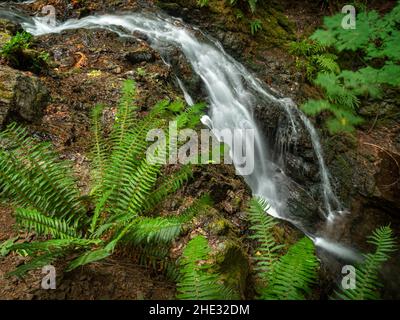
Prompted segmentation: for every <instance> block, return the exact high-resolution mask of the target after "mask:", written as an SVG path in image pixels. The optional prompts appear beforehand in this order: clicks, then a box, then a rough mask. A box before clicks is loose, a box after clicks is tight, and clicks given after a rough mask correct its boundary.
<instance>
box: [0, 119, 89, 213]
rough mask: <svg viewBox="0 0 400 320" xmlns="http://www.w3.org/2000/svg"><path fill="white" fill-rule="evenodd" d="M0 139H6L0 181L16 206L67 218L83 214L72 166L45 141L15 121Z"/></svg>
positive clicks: (83, 210)
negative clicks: (38, 139) (60, 158)
mask: <svg viewBox="0 0 400 320" xmlns="http://www.w3.org/2000/svg"><path fill="white" fill-rule="evenodd" d="M0 140H2V141H5V146H3V147H2V148H0V167H1V168H2V170H1V171H0V185H2V188H3V191H2V192H3V193H4V194H5V195H7V197H8V198H11V199H14V201H15V202H16V204H17V205H18V206H21V207H31V208H35V209H37V210H38V211H40V212H44V213H46V214H48V215H55V216H58V217H65V218H67V219H69V220H71V219H80V218H82V217H83V216H84V215H85V213H86V209H85V207H84V206H83V204H82V203H81V202H80V200H79V191H78V188H77V187H76V183H75V180H74V178H73V174H72V170H71V166H70V165H69V164H67V163H66V162H62V161H60V160H59V159H58V156H57V154H55V153H54V152H53V151H52V148H51V147H50V146H49V145H48V144H46V143H38V142H37V141H35V140H34V139H33V138H31V137H29V136H28V133H27V131H26V130H25V129H23V128H22V127H20V126H17V125H16V124H11V125H9V126H8V127H7V129H6V130H5V131H3V132H1V133H0Z"/></svg>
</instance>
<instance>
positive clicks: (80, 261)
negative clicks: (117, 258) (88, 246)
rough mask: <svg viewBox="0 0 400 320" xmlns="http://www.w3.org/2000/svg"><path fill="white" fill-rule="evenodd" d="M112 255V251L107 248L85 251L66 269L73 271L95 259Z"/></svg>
mask: <svg viewBox="0 0 400 320" xmlns="http://www.w3.org/2000/svg"><path fill="white" fill-rule="evenodd" d="M110 255H111V251H110V250H107V248H101V249H97V250H91V251H88V252H85V253H84V254H82V255H81V256H79V257H78V258H76V259H75V260H73V261H72V262H71V263H70V264H69V265H68V267H67V269H66V271H72V270H74V269H76V268H78V267H80V266H84V265H86V264H89V263H93V262H95V261H99V260H103V259H105V258H107V257H109V256H110Z"/></svg>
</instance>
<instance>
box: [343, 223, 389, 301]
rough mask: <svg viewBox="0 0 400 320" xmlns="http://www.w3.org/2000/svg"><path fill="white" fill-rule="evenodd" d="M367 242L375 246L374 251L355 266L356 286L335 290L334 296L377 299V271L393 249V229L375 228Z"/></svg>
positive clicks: (379, 284) (347, 298) (352, 298)
mask: <svg viewBox="0 0 400 320" xmlns="http://www.w3.org/2000/svg"><path fill="white" fill-rule="evenodd" d="M368 243H370V244H373V245H375V246H376V250H375V252H374V253H368V254H365V255H364V262H363V263H362V264H360V265H358V266H357V268H356V288H355V289H348V290H342V291H341V292H336V297H338V298H340V299H345V300H376V299H379V291H378V289H379V288H380V287H381V286H382V284H381V283H380V281H379V278H378V275H379V271H380V269H381V267H382V265H383V263H385V262H386V261H387V260H388V259H389V258H390V254H391V253H392V252H393V251H395V247H396V243H395V240H394V237H393V231H392V229H391V228H390V227H389V226H386V227H381V228H378V229H376V230H375V231H374V232H373V234H372V235H371V236H370V237H369V239H368Z"/></svg>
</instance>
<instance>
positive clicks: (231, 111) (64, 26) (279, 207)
mask: <svg viewBox="0 0 400 320" xmlns="http://www.w3.org/2000/svg"><path fill="white" fill-rule="evenodd" d="M0 16H1V14H0ZM19 19H20V21H21V20H22V23H21V24H22V26H23V28H24V29H25V30H26V31H28V32H29V33H31V34H33V35H36V36H40V35H44V34H49V33H59V32H62V31H64V30H72V29H79V28H87V29H91V28H103V29H107V30H110V31H113V32H115V33H117V34H118V35H119V36H121V37H130V36H132V32H134V31H136V32H137V31H138V32H141V33H143V34H146V35H147V37H148V39H149V42H150V45H151V46H152V47H153V48H154V49H156V50H158V51H159V52H160V53H161V54H162V53H163V49H164V48H165V47H167V46H168V45H174V46H176V47H178V48H179V49H180V50H181V51H182V53H183V54H184V55H185V57H186V59H187V60H188V61H189V62H190V64H191V66H192V68H193V70H194V72H195V73H196V74H197V75H198V76H199V77H200V79H201V80H202V82H203V85H204V87H205V90H206V93H207V97H208V101H207V102H208V105H209V110H208V114H207V116H206V117H204V118H203V119H202V120H203V123H204V124H206V125H207V126H209V127H210V129H213V130H223V129H226V128H229V129H243V128H245V129H249V128H251V129H253V130H254V133H255V144H254V165H255V167H254V171H253V172H252V173H251V174H248V175H245V176H244V179H245V181H246V183H247V184H248V185H249V187H250V188H251V190H252V192H253V194H254V195H257V196H260V197H262V198H264V199H266V200H267V201H268V202H269V204H270V205H271V208H270V209H269V212H268V213H269V214H271V215H273V216H277V217H279V218H282V219H285V220H288V221H291V222H292V223H294V224H295V225H297V226H299V225H301V223H299V221H297V219H296V218H295V217H293V216H292V215H291V213H290V212H289V210H288V207H287V203H288V194H287V192H286V191H285V190H284V188H279V190H278V186H279V185H280V184H281V183H282V182H283V181H287V180H290V177H288V176H287V175H286V174H285V167H284V164H282V163H280V162H278V161H276V160H273V159H274V158H273V156H272V150H269V148H268V144H267V140H266V137H265V136H264V134H263V133H262V132H261V130H260V128H259V125H258V123H257V121H256V119H255V116H254V110H255V105H256V104H258V105H263V104H264V102H268V103H270V104H271V103H273V104H275V105H278V106H279V108H281V110H282V111H283V113H284V114H286V117H287V119H288V123H289V128H287V130H288V132H289V134H290V135H292V136H293V137H294V138H295V137H296V136H297V134H298V130H299V124H303V126H304V128H305V129H306V130H307V131H308V134H309V137H310V140H311V141H312V145H313V149H314V152H315V155H316V158H317V160H318V165H319V171H320V178H321V188H320V189H321V195H322V199H323V205H324V211H325V213H324V215H325V219H326V222H332V221H333V218H334V217H335V216H336V214H337V212H339V211H340V210H341V209H340V208H341V206H340V202H339V201H338V199H337V198H336V196H335V194H334V192H333V189H332V186H331V182H330V177H329V173H328V170H327V167H326V165H325V162H324V157H323V154H322V148H321V143H320V141H319V137H318V134H317V131H316V129H315V128H314V127H313V125H312V123H311V122H310V121H309V120H308V118H307V117H306V116H305V115H304V114H302V112H301V111H300V110H299V109H298V108H297V107H296V106H295V104H294V102H293V101H292V100H291V99H289V98H279V97H277V96H276V95H275V94H274V93H273V92H272V90H270V89H269V88H267V87H266V86H265V85H264V84H263V83H262V82H261V81H260V80H259V79H257V78H256V77H255V76H254V75H253V74H251V73H250V72H249V71H247V70H246V68H245V67H244V66H243V65H242V64H240V63H239V62H238V61H236V60H235V59H233V58H232V57H231V56H230V55H229V54H227V53H226V52H225V51H224V49H223V47H222V46H221V44H220V43H219V42H218V41H216V40H214V39H212V38H211V37H208V36H207V35H205V34H203V33H202V32H201V31H200V30H198V29H195V28H193V27H190V26H187V25H185V24H184V23H183V22H182V21H181V20H179V19H175V18H171V17H166V16H163V15H156V14H151V13H131V14H126V15H100V16H89V17H85V18H82V19H79V20H77V19H71V20H68V21H65V22H63V23H59V24H57V25H56V26H55V27H54V26H50V25H48V24H46V23H45V22H44V21H43V20H42V19H41V18H38V17H35V18H29V19H21V18H20V17H19ZM196 34H200V35H201V40H199V38H200V37H196ZM177 82H178V84H179V86H180V88H181V89H182V92H183V94H184V96H185V99H186V101H187V103H188V104H189V105H191V104H193V99H192V97H191V95H190V93H189V92H188V91H187V90H186V88H185V85H184V83H183V82H182V81H181V79H179V78H177ZM265 105H267V103H265ZM230 147H231V146H230ZM239 172H240V169H239ZM303 231H305V233H306V234H310V233H307V230H303ZM310 238H312V239H314V240H315V239H318V241H315V242H316V243H317V244H318V243H319V244H321V243H323V244H324V247H325V248H328V250H329V248H330V249H332V250H334V248H335V246H334V245H329V246H327V245H326V243H327V242H326V241H324V240H323V239H322V240H321V238H317V237H316V236H313V235H310ZM341 251H342V252H343V250H342V249H341Z"/></svg>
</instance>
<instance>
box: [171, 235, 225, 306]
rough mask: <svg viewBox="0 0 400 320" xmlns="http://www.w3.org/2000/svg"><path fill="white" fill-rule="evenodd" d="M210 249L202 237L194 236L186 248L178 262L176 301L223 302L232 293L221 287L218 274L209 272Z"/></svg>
mask: <svg viewBox="0 0 400 320" xmlns="http://www.w3.org/2000/svg"><path fill="white" fill-rule="evenodd" d="M209 254H210V248H209V246H208V241H207V239H206V238H205V237H204V236H196V237H195V238H193V239H192V240H191V241H190V242H189V243H188V244H187V246H186V248H185V249H184V251H183V254H182V257H181V261H180V278H179V282H178V284H177V289H178V292H179V293H178V295H177V298H178V299H182V300H225V299H230V298H231V297H232V292H231V291H230V290H228V289H227V288H226V287H224V286H223V283H222V282H221V281H220V277H219V276H218V274H215V273H212V272H211V265H210V264H209V263H207V260H208V258H209Z"/></svg>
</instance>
